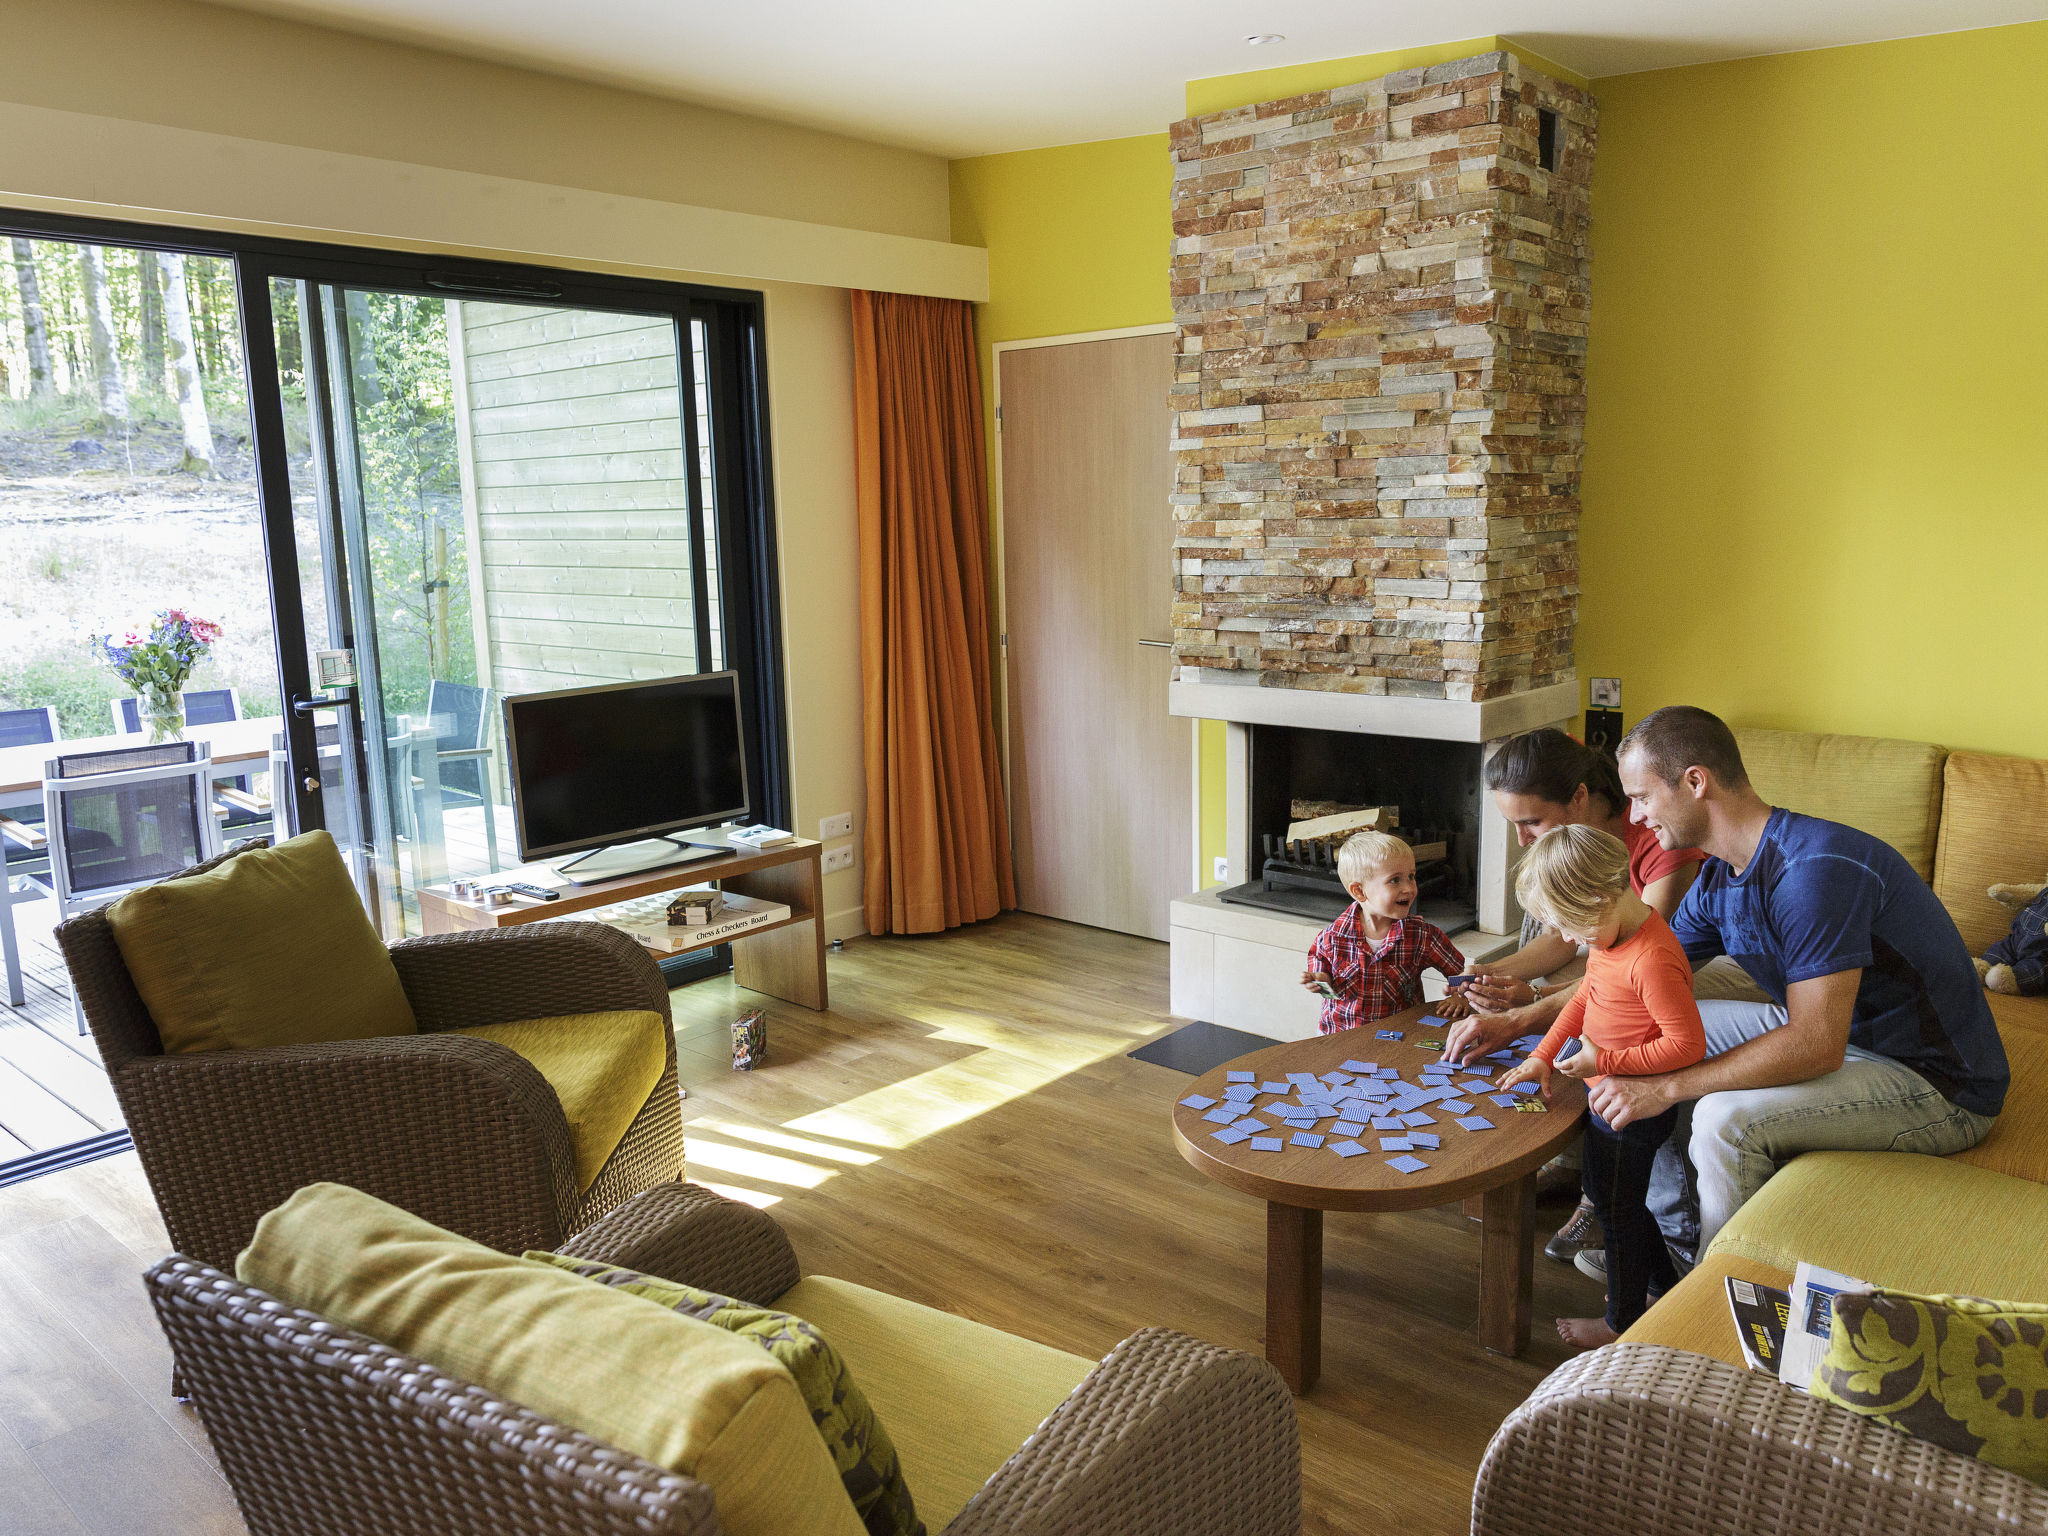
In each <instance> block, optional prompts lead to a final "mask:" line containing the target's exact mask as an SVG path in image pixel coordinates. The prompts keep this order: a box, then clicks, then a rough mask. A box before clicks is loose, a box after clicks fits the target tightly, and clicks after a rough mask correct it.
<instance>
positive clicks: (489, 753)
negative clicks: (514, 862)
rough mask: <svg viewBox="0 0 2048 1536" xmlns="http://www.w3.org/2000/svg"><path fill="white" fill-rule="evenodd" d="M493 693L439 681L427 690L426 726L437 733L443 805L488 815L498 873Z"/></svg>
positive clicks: (487, 852) (488, 847)
mask: <svg viewBox="0 0 2048 1536" xmlns="http://www.w3.org/2000/svg"><path fill="white" fill-rule="evenodd" d="M491 700H492V694H491V690H490V689H488V688H477V687H472V686H471V685H470V684H468V683H447V682H442V681H441V680H440V679H439V678H436V679H435V680H434V682H433V683H432V684H431V685H429V687H428V689H427V723H428V726H429V728H430V729H431V730H432V731H433V733H434V740H435V751H434V759H435V762H436V764H437V765H438V766H439V769H440V780H441V804H442V805H443V807H446V808H454V809H462V808H466V807H468V806H479V807H481V808H482V810H483V816H484V857H485V859H486V860H487V861H488V862H489V864H490V868H491V873H493V874H496V873H497V871H498V825H497V818H496V816H495V814H494V809H495V802H496V798H497V797H496V795H495V793H494V792H493V790H492V784H491V781H492V778H493V772H492V770H493V765H494V759H495V756H496V753H495V752H494V750H493V749H492V747H491Z"/></svg>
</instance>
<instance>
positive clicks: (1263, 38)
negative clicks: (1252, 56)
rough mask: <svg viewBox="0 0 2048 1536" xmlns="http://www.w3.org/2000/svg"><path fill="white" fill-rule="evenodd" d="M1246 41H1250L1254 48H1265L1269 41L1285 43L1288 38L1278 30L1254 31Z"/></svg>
mask: <svg viewBox="0 0 2048 1536" xmlns="http://www.w3.org/2000/svg"><path fill="white" fill-rule="evenodd" d="M1245 41H1246V42H1248V43H1250V44H1251V45H1252V46H1253V47H1254V48H1263V47H1265V45H1266V44H1268V43H1284V42H1286V41H1287V39H1286V37H1285V36H1283V35H1282V34H1281V33H1278V32H1254V33H1252V35H1251V36H1250V37H1247V38H1246V39H1245Z"/></svg>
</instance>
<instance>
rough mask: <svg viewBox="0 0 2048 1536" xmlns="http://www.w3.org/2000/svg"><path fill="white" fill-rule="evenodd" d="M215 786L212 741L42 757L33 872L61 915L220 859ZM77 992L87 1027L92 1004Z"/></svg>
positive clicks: (80, 1029)
mask: <svg viewBox="0 0 2048 1536" xmlns="http://www.w3.org/2000/svg"><path fill="white" fill-rule="evenodd" d="M212 790H213V749H212V748H211V747H210V746H208V745H207V744H206V743H205V742H194V741H167V742H162V743H159V744H158V745H156V746H151V747H116V748H113V749H112V750H109V751H104V752H76V753H69V754H66V755H64V756H61V757H53V758H51V759H50V760H49V761H48V762H46V763H45V764H44V765H43V825H44V828H45V831H46V835H47V837H48V839H49V846H48V850H47V851H48V853H49V861H50V862H49V869H48V871H47V873H46V874H45V875H43V876H41V877H36V876H31V877H30V878H31V879H32V880H34V881H35V883H36V884H38V885H40V886H42V887H43V889H44V890H46V891H47V892H48V893H49V895H50V896H51V897H52V898H53V899H54V900H55V901H56V903H57V917H58V920H59V921H60V922H61V921H62V920H63V919H65V918H68V917H70V916H72V915H73V914H74V913H77V912H81V911H84V910H85V909H86V908H88V907H98V906H104V905H105V904H106V903H107V902H109V901H111V900H113V899H114V898H115V897H116V896H119V895H120V894H121V893H122V892H123V891H130V890H133V889H134V888H135V887H136V886H138V885H149V884H151V883H152V882H154V881H157V880H161V879H163V878H164V877H165V876H166V875H172V874H176V873H178V872H179V871H180V870H184V869H189V868H190V867H191V866H192V865H194V864H199V863H202V862H204V861H205V860H207V859H211V858H213V857H214V856H215V855H216V854H218V853H219V852H220V826H219V823H218V822H217V821H216V820H215V818H214V815H213V806H212ZM10 926H11V925H10ZM72 990H73V994H74V998H73V1006H74V1009H75V1011H76V1012H77V1013H78V1032H79V1033H80V1034H81V1035H82V1034H84V1033H85V1030H86V1018H85V1011H84V1008H83V1006H82V1005H80V1004H79V1002H78V1000H77V997H76V993H77V988H76V987H75V986H74V987H73V989H72Z"/></svg>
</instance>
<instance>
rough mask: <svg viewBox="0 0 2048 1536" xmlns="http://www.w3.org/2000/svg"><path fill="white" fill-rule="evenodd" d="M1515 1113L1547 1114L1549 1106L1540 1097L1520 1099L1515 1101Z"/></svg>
mask: <svg viewBox="0 0 2048 1536" xmlns="http://www.w3.org/2000/svg"><path fill="white" fill-rule="evenodd" d="M1515 1113H1516V1114H1518V1115H1547V1114H1549V1113H1550V1106H1549V1105H1548V1104H1546V1103H1544V1102H1543V1101H1542V1100H1541V1099H1522V1100H1520V1101H1518V1102H1517V1103H1516V1105H1515Z"/></svg>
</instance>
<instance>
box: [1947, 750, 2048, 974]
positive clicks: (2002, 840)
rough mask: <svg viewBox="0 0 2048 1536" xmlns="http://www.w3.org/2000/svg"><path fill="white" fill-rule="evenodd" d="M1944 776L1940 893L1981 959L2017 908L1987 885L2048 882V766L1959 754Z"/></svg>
mask: <svg viewBox="0 0 2048 1536" xmlns="http://www.w3.org/2000/svg"><path fill="white" fill-rule="evenodd" d="M1943 777H1944V779H1945V780H1946V792H1945V794H1944V795H1943V798H1942V804H1941V855H1940V857H1939V858H1937V859H1936V860H1935V866H1934V894H1935V895H1937V896H1939V897H1940V898H1941V904H1942V905H1943V906H1945V907H1947V908H1948V914H1949V916H1950V917H1953V918H1954V919H1955V920H1956V927H1958V928H1959V929H1961V930H1962V934H1963V942H1964V943H1965V944H1967V945H1969V946H1970V953H1971V954H1973V955H1981V954H1983V953H1984V951H1985V950H1987V949H1989V948H1990V947H1991V946H1992V945H1993V944H1996V943H1997V942H1998V941H1999V940H2000V939H2002V938H2004V937H2005V936H2006V933H2007V932H2008V931H2009V930H2010V929H2011V928H2012V913H2011V911H2009V910H2008V909H2007V908H2005V907H2001V906H2000V905H1999V904H1998V903H1997V902H1995V901H1993V900H1992V899H1991V898H1990V897H1989V896H1986V895H1985V894H1984V892H1985V890H1986V888H1987V887H1989V886H1993V885H2000V884H2014V885H2036V884H2039V883H2040V882H2041V881H2042V880H2048V762H2042V761H2039V760H2038V759H2035V758H2030V757H1994V756H1992V755H1991V754H1990V753H1988V752H1958V753H1955V754H1954V755H1953V756H1952V757H1950V758H1949V760H1948V766H1947V768H1946V769H1945V770H1944V772H1943Z"/></svg>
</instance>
